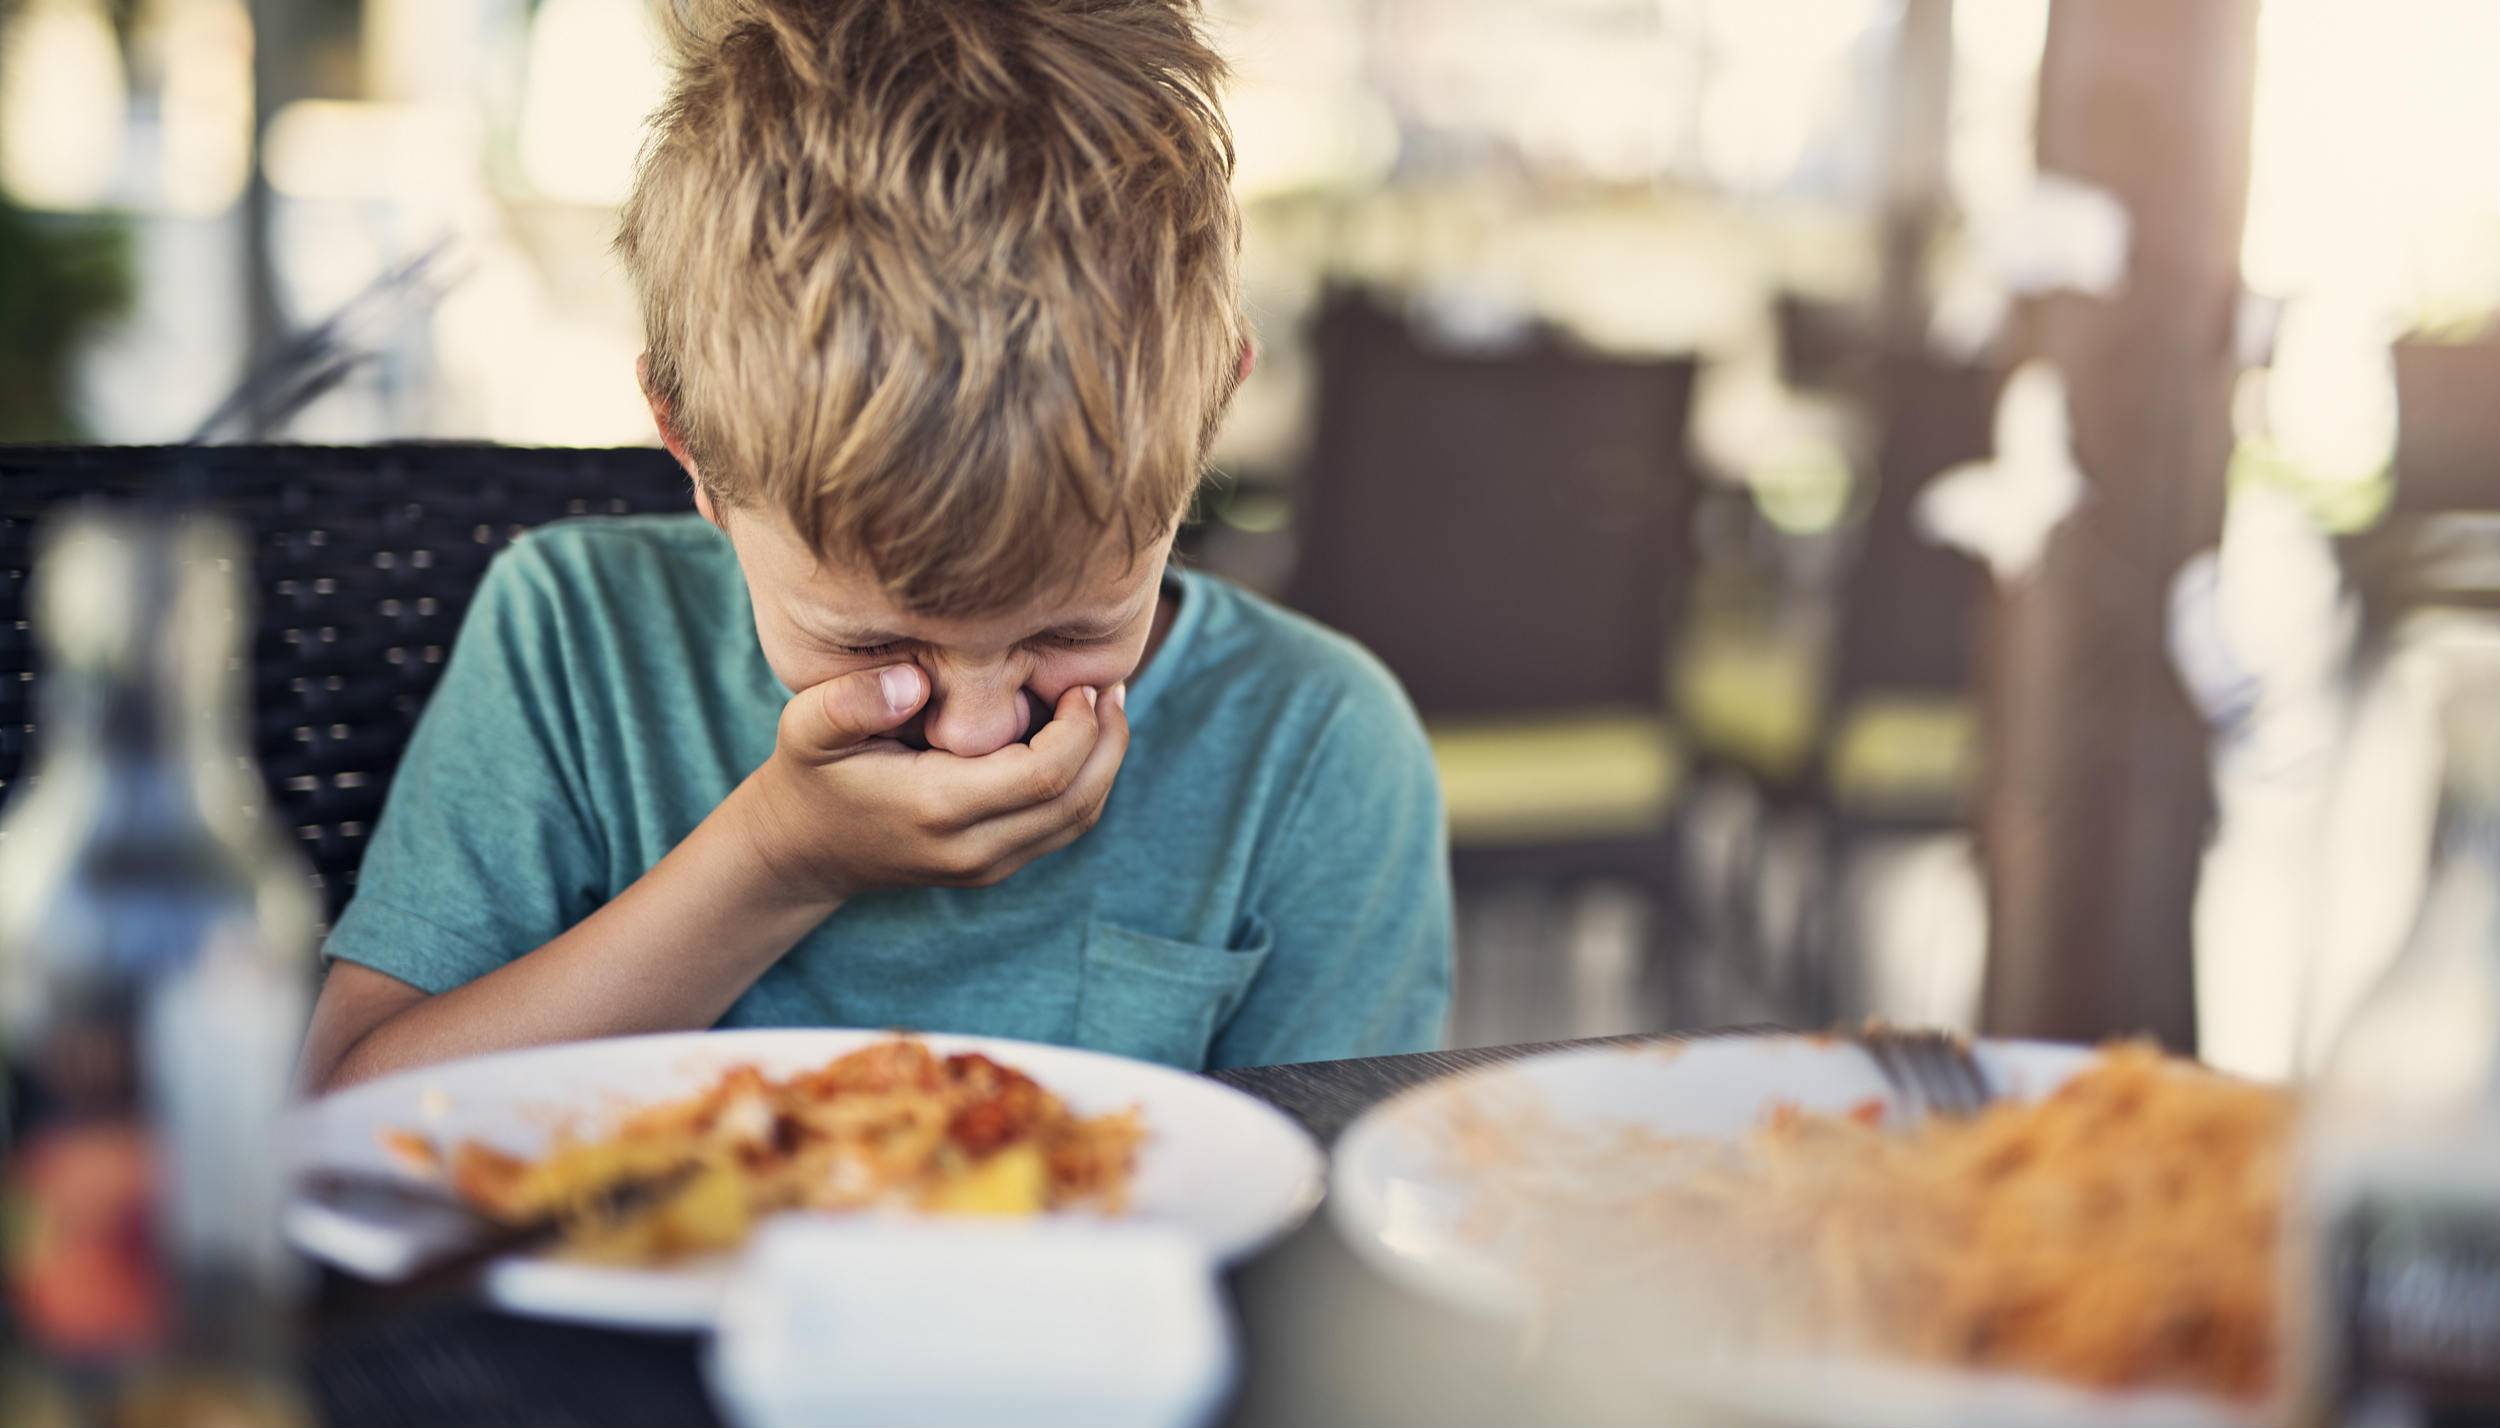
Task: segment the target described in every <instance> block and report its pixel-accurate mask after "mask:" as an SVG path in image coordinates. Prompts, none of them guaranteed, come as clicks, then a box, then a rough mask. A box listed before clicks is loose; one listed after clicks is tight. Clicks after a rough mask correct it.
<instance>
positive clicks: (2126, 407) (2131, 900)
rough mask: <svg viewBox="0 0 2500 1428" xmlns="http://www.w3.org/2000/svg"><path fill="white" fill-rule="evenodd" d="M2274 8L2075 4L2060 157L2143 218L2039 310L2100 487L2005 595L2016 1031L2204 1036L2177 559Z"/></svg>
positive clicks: (2226, 370) (2200, 814)
mask: <svg viewBox="0 0 2500 1428" xmlns="http://www.w3.org/2000/svg"><path fill="white" fill-rule="evenodd" d="M2256 14H2257V0H2055V3H2054V5H2053V8H2052V9H2051V11H2050V17H2049V30H2048V45H2047V51H2046V54H2045V57H2044V59H2043V61H2042V66H2041V69H2042V73H2041V93H2040V121H2039V154H2040V168H2041V169H2042V171H2043V172H2048V173H2056V174H2061V175H2065V176H2067V177H2071V178H2074V179H2078V180H2081V181H2083V182H2085V183H2089V184H2093V185H2096V186H2098V187H2100V188H2103V189H2106V190H2108V191H2109V192H2111V193H2112V194H2114V195H2116V196H2117V197H2118V199H2119V200H2120V201H2121V202H2122V203H2124V204H2125V206H2126V209H2127V212H2128V215H2129V217H2130V219H2131V221H2132V232H2131V242H2130V255H2129V261H2128V266H2127V274H2126V279H2125V286H2124V288H2123V289H2122V290H2121V291H2120V292H2119V293H2117V294H2116V295H2115V296H2113V297H2111V298H2108V299H2096V298H2088V297H2082V296H2078V295H2060V296H2056V297H2052V298H2049V299H2046V300H2044V301H2041V302H2039V303H2037V304H2034V305H2033V307H2032V309H2031V310H2030V311H2029V312H2028V313H2027V314H2025V318H2026V322H2025V326H2026V328H2027V334H2028V335H2027V340H2026V341H2025V342H2024V343H2023V344H2022V346H2023V350H2024V352H2025V354H2026V355H2028V356H2031V357H2037V358H2044V359H2046V360H2048V361H2051V362H2054V363H2055V364H2056V365H2057V367H2058V369H2059V370H2060V371H2061V372H2063V373H2064V375H2065V378H2066V383H2067V390H2068V393H2069V397H2070V405H2071V412H2072V415H2073V419H2074V430H2075V446H2076V453H2077V457H2078V459H2079V461H2080V463H2081V465H2082V467H2083V470H2084V474H2085V476H2086V477H2087V480H2088V485H2087V495H2086V496H2085V498H2084V502H2083V504H2082V505H2081V506H2080V507H2079V508H2078V509H2077V511H2076V512H2075V514H2074V515H2073V516H2072V517H2070V518H2069V519H2068V521H2067V523H2066V524H2065V525H2063V526H2062V527H2060V528H2059V530H2058V532H2057V534H2056V536H2055V538H2054V539H2053V540H2052V541H2051V543H2050V545H2049V548H2048V551H2047V554H2046V555H2045V557H2044V558H2043V561H2042V563H2041V565H2040V567H2039V568H2038V569H2036V570H2034V571H2033V572H2032V574H2031V576H2030V578H2029V579H2028V580H2027V581H2023V582H2018V583H2014V584H2011V585H2004V586H2000V587H1999V591H1998V594H1997V596H1996V598H1995V600H1994V603H1993V608H1992V609H1991V611H1990V613H1989V622H1988V632H1987V635H1986V644H1987V650H1988V659H1987V663H1986V671H1985V673H1984V675H1983V680H1984V681H1985V691H1984V698H1985V701H1986V725H1987V739H1988V756H1989V757H1988V768H1989V782H1988V787H1987V791H1986V795H1985V800H1984V804H1983V808H1982V815H1981V838H1982V847H1983V853H1984V856H1985V858H1986V862H1987V868H1988V883H1989V886H1988V904H1989V908H1988V911H1989V927H1990V946H1989V961H1988V975H1987V989H1986V998H1985V1008H1984V1017H1983V1024H1984V1026H1985V1027H1986V1029H1987V1030H1989V1031H1990V1032H1992V1033H1995V1034H2003V1035H2024V1036H2049V1037H2061V1038H2083V1039H2090V1038H2098V1037H2103V1036H2108V1035H2112V1034H2117V1033H2126V1032H2136V1031H2149V1032H2152V1033H2154V1034H2155V1035H2158V1036H2159V1037H2160V1038H2161V1039H2162V1040H2163V1041H2164V1042H2165V1043H2167V1044H2169V1045H2170V1046H2172V1047H2174V1048H2187V1047H2191V1046H2192V1045H2193V1044H2194V1039H2195V1005H2194V995H2193V987H2194V967H2193V965H2192V955H2193V951H2192V942H2191V938H2190V925H2191V917H2192V911H2193V907H2194V901H2195V893H2196V877H2197V866H2198V861H2199V859H2200V857H2201V856H2202V854H2203V851H2204V846H2205V842H2206V839H2207V837H2208V834H2209V830H2210V824H2211V822H2212V817H2213V798H2212V792H2211V789H2210V786H2209V777H2208V771H2207V762H2206V759H2207V740H2206V732H2205V728H2204V725H2203V723H2202V721H2201V720H2200V719H2199V717H2198V716H2197V713H2196V711H2195V710H2194V709H2193V708H2192V707H2191V706H2190V704H2189V702H2188V700H2187V697H2186V694H2185V692H2184V691H2183V690H2182V688H2181V687H2180V685H2179V682H2178V680H2177V678H2176V677H2175V676H2174V675H2173V673H2172V671H2171V667H2170V663H2169V659H2168V655H2167V651H2166V647H2165V642H2164V631H2165V623H2166V613H2167V601H2168V598H2169V591H2170V584H2171V580H2172V577H2173V576H2174V575H2175V574H2176V573H2177V571H2178V569H2179V567H2180V564H2181V563H2182V562H2183V561H2184V560H2186V559H2187V557H2188V556H2190V555H2191V554H2193V553H2195V552H2196V551H2198V550H2200V549H2203V548H2206V547H2209V546H2211V545H2213V544H2214V543H2215V541H2216V540H2217V539H2218V537H2219V535H2220V532H2221V525H2222V503H2223V476H2224V472H2225V469H2226V466H2227V464H2228V461H2229V457H2230V450H2231V427H2230V399H2231V389H2232V383H2233V381H2234V379H2235V378H2236V376H2237V363H2236V358H2235V353H2234V330H2235V322H2236V314H2237V310H2238V302H2239V295H2240V277H2239V252H2240V230H2241V223H2242V219H2243V216H2244V212H2245V209H2246V206H2247V189H2248V144H2249V122H2250V121H2249V116H2250V103H2251V92H2252V88H2253V79H2254V69H2255V57H2256Z"/></svg>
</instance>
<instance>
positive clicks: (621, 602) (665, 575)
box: [487, 511, 746, 618]
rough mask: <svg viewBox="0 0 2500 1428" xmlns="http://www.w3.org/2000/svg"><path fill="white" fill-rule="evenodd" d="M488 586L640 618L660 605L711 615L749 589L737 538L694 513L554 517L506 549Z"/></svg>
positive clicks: (577, 609) (579, 610)
mask: <svg viewBox="0 0 2500 1428" xmlns="http://www.w3.org/2000/svg"><path fill="white" fill-rule="evenodd" d="M487 583H488V586H489V587H492V586H495V585H497V584H500V585H501V586H502V587H503V591H502V593H503V594H504V595H505V596H506V597H507V598H510V597H511V596H512V595H514V594H517V593H520V592H527V593H528V596H529V597H530V598H531V599H532V600H533V601H534V602H539V603H544V604H552V605H555V606H558V607H561V608H564V609H566V610H569V611H571V612H573V613H575V614H577V615H596V614H599V613H602V612H610V611H613V612H619V613H626V612H630V613H632V614H634V615H635V616H636V617H637V618H645V617H647V616H648V615H649V613H650V611H651V607H652V606H653V605H654V604H655V603H656V604H670V605H676V606H680V607H685V608H687V609H688V610H689V611H690V612H708V611H709V610H711V609H712V608H713V607H716V606H719V605H721V604H723V603H724V602H731V601H736V600H742V599H743V598H744V597H745V594H746V586H745V582H744V578H743V577H742V576H740V575H739V573H738V557H737V553H736V551H735V550H734V549H733V548H732V547H731V546H730V544H729V538H728V537H726V536H724V535H722V534H721V533H720V531H719V529H718V528H717V527H715V526H714V525H713V524H712V523H711V522H710V521H707V520H705V519H704V518H703V517H702V516H700V515H698V514H696V513H695V512H693V511H686V512H682V513H670V514H666V515H644V516H573V517H568V518H567V519H564V520H560V521H551V522H549V523H548V524H546V525H543V526H538V527H535V528H533V529H530V530H527V531H524V532H522V533H521V535H520V536H519V537H518V538H517V539H515V540H514V541H513V542H512V544H511V545H509V546H506V547H505V548H504V549H503V551H502V552H501V553H500V554H499V555H497V556H496V558H495V562H494V565H493V567H492V568H491V569H490V570H489V572H488V575H487Z"/></svg>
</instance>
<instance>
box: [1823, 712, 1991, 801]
mask: <svg viewBox="0 0 2500 1428" xmlns="http://www.w3.org/2000/svg"><path fill="white" fill-rule="evenodd" d="M1830 759H1831V761H1830V764H1829V768H1830V776H1831V789H1832V799H1833V801H1834V802H1836V803H1838V804H1839V805H1840V806H1841V807H1842V808H1843V809H1847V810H1849V811H1852V812H1867V813H1901V812H1911V811H1933V810H1939V809H1942V810H1947V811H1951V810H1955V809H1958V808H1959V807H1960V805H1961V803H1962V802H1963V800H1964V799H1965V797H1966V796H1967V795H1968V792H1969V790H1970V787H1971V784H1972V781H1973V778H1974V776H1975V774H1976V772H1977V769H1978V767H1979V721H1978V718H1977V716H1976V714H1975V713H1974V712H1973V711H1972V708H1971V704H1970V701H1969V700H1967V699H1963V698H1959V697H1955V696H1951V695H1898V694H1896V695H1885V694H1870V695H1868V696H1866V697H1865V698H1863V699H1860V700H1858V701H1856V702H1855V703H1854V704H1852V705H1851V706H1850V708H1849V710H1848V711H1847V712H1846V713H1845V714H1843V715H1842V717H1841V720H1840V727H1839V729H1838V730H1837V731H1836V732H1835V733H1834V734H1833V736H1832V747H1831V755H1830Z"/></svg>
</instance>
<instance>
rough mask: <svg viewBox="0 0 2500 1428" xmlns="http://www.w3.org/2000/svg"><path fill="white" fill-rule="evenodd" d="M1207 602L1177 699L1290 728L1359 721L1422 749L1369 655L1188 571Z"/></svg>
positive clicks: (1300, 618) (1237, 589)
mask: <svg viewBox="0 0 2500 1428" xmlns="http://www.w3.org/2000/svg"><path fill="white" fill-rule="evenodd" d="M1180 579H1181V583H1182V586H1183V588H1184V590H1185V592H1186V593H1185V595H1184V597H1183V598H1184V599H1185V600H1194V601H1197V602H1199V603H1200V610H1199V612H1198V614H1197V616H1196V618H1195V620H1194V622H1193V624H1194V628H1193V629H1192V632H1191V636H1190V640H1189V645H1188V648H1187V649H1186V650H1185V651H1184V653H1183V659H1182V664H1183V666H1184V668H1183V669H1182V670H1180V671H1179V673H1180V674H1181V675H1182V676H1183V677H1182V678H1181V679H1180V680H1178V681H1176V688H1175V690H1174V691H1173V692H1174V693H1176V694H1179V693H1181V691H1184V690H1185V691H1188V692H1187V693H1186V694H1182V697H1183V698H1184V699H1190V700H1195V701H1199V702H1203V703H1205V704H1207V705H1209V706H1211V707H1212V706H1219V705H1220V706H1223V707H1225V708H1227V709H1228V710H1230V711H1231V712H1234V713H1251V714H1254V715H1256V716H1259V717H1263V718H1268V719H1276V720H1281V721H1283V722H1285V723H1287V724H1290V725H1298V726H1301V727H1306V728H1307V727H1310V726H1312V725H1314V724H1320V723H1327V724H1332V725H1352V726H1355V727H1357V728H1360V729H1363V730H1366V731H1368V732H1371V733H1373V734H1375V735H1380V736H1386V737H1387V738H1389V739H1391V740H1393V741H1394V742H1397V743H1400V744H1407V745H1411V746H1412V747H1414V748H1417V749H1421V748H1423V747H1424V739H1423V725H1422V723H1421V721H1420V720H1419V719H1418V718H1417V717H1416V714H1415V708H1414V705H1413V704H1412V703H1411V702H1409V701H1408V699H1407V697H1406V690H1405V688H1404V687H1403V686H1401V685H1400V684H1399V683H1398V680H1397V676H1395V675H1393V674H1391V673H1390V672H1389V670H1388V667H1387V666H1385V665H1383V664H1382V663H1381V662H1380V660H1379V658H1378V657H1377V656H1375V655H1373V654H1372V652H1371V651H1369V650H1367V649H1365V648H1363V646H1361V645H1360V644H1357V643H1356V642H1355V641H1354V640H1352V639H1350V638H1348V637H1347V636H1345V635H1342V634H1340V633H1338V632H1337V631H1335V630H1332V629H1330V628H1328V627H1327V626H1325V625H1323V624H1321V623H1319V622H1318V621H1317V620H1314V619H1312V618H1310V617H1309V616H1307V615H1304V614H1301V613H1299V612H1298V611H1294V610H1289V609H1286V608H1285V607H1284V606H1282V605H1279V604H1277V603H1275V602H1274V601H1272V600H1269V599H1267V598H1266V597H1264V596H1261V595H1257V594H1254V593H1252V592H1251V591H1249V590H1245V589H1243V588H1242V587H1241V586H1238V585H1235V584H1233V583H1232V582H1230V581H1228V580H1225V579H1222V578H1221V577H1218V576H1213V575H1208V574H1204V573H1202V572H1199V571H1183V572H1181V575H1180Z"/></svg>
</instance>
